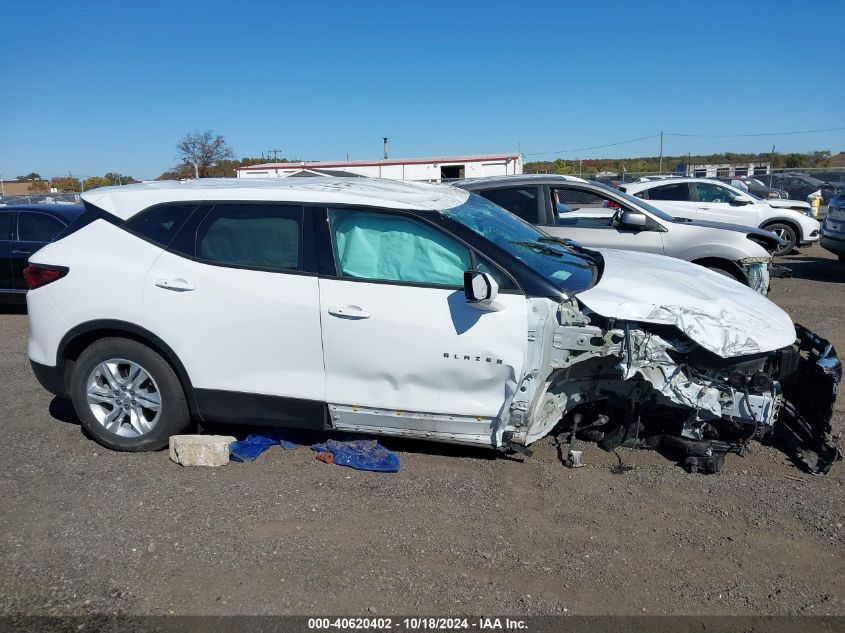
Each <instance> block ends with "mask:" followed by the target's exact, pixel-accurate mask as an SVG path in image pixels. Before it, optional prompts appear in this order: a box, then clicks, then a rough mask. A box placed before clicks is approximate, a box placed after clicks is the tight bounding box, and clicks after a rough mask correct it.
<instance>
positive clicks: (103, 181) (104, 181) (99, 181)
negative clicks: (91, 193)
mask: <svg viewBox="0 0 845 633" xmlns="http://www.w3.org/2000/svg"><path fill="white" fill-rule="evenodd" d="M113 184H114V182H113V181H112V180H110V179H108V178H105V177H103V176H91V177H90V178H86V179H85V191H88V190H89V189H96V188H97V187H109V186H111V185H113Z"/></svg>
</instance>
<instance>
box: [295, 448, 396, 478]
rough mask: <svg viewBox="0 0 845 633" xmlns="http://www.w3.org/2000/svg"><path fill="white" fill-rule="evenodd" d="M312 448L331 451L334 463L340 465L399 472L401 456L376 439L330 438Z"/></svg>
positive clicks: (322, 451)
mask: <svg viewBox="0 0 845 633" xmlns="http://www.w3.org/2000/svg"><path fill="white" fill-rule="evenodd" d="M311 450H313V451H316V452H318V453H331V454H332V458H333V459H334V463H335V464H337V465H339V466H348V467H349V468H354V469H356V470H372V471H376V472H380V473H398V472H399V457H397V455H396V453H393V452H391V451H389V450H387V449H386V448H385V447H384V446H382V445H381V444H379V443H378V442H377V441H376V440H352V441H349V442H338V441H337V440H328V441H326V442H323V443H321V444H314V445H313V446H312V447H311Z"/></svg>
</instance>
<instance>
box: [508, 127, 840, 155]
mask: <svg viewBox="0 0 845 633" xmlns="http://www.w3.org/2000/svg"><path fill="white" fill-rule="evenodd" d="M839 130H845V125H842V126H839V127H829V128H824V129H820V130H796V131H792V132H756V133H754V134H683V133H681V132H666V133H665V134H664V133H663V132H660V133H658V134H650V135H648V136H641V137H639V138H632V139H630V140H627V141H618V142H616V143H605V144H604V145H593V146H591V147H575V148H572V149H559V150H557V151H553V152H531V153H525V154H523V156H549V155H556V154H571V153H573V152H587V151H589V150H593V149H603V148H605V147H616V146H617V145H627V144H628V143H637V142H639V141H647V140H649V139H652V138H658V137H661V136H676V137H684V138H754V137H763V136H794V135H797V134H818V133H820V132H837V131H839Z"/></svg>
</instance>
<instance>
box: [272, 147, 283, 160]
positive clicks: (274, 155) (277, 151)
mask: <svg viewBox="0 0 845 633" xmlns="http://www.w3.org/2000/svg"><path fill="white" fill-rule="evenodd" d="M270 151H271V152H273V160H278V159H279V154H281V153H282V150H280V149H271V150H270Z"/></svg>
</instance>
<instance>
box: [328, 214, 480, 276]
mask: <svg viewBox="0 0 845 633" xmlns="http://www.w3.org/2000/svg"><path fill="white" fill-rule="evenodd" d="M329 221H330V223H331V231H332V239H333V242H334V250H335V261H336V263H337V270H338V274H339V275H340V276H341V277H347V278H351V279H371V280H378V281H394V282H400V283H414V284H424V285H432V286H450V287H455V288H463V285H464V272H465V271H467V270H471V269H472V254H471V253H470V250H469V248H467V247H466V246H464V245H463V244H461V243H460V242H458V241H457V240H455V239H454V238H452V237H450V236H448V235H446V234H445V233H443V232H441V231H439V230H438V229H436V228H434V227H432V226H430V225H428V224H426V223H425V222H421V221H419V220H416V219H414V218H409V217H406V216H402V215H398V214H393V213H379V212H374V211H368V210H359V209H329Z"/></svg>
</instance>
